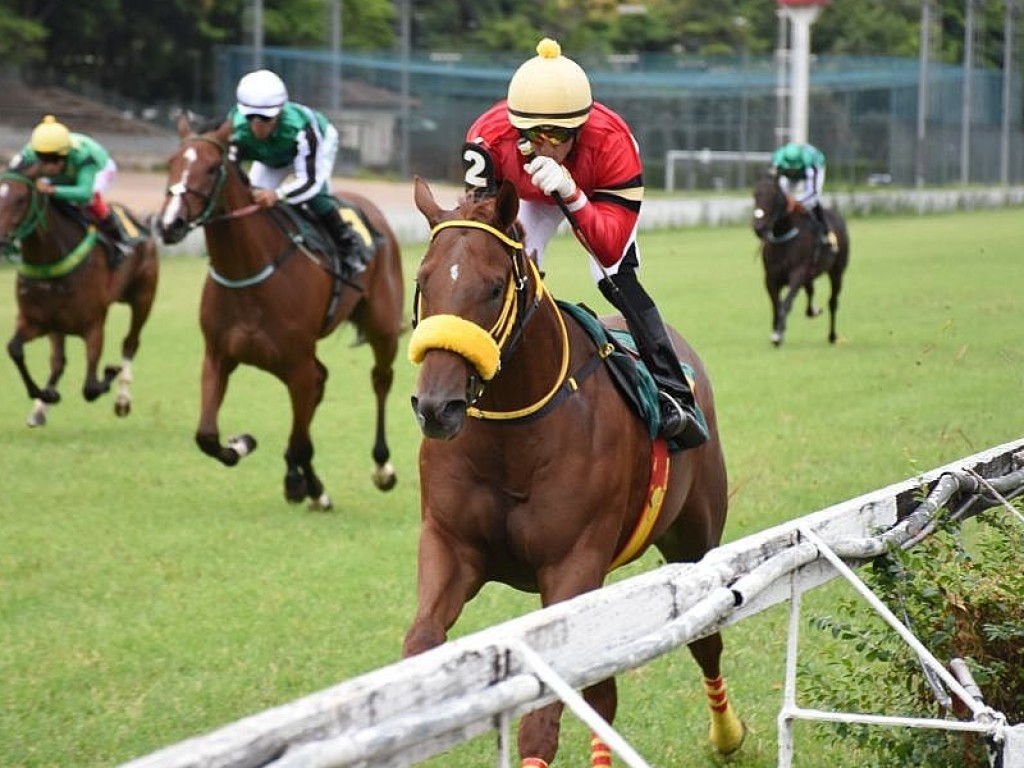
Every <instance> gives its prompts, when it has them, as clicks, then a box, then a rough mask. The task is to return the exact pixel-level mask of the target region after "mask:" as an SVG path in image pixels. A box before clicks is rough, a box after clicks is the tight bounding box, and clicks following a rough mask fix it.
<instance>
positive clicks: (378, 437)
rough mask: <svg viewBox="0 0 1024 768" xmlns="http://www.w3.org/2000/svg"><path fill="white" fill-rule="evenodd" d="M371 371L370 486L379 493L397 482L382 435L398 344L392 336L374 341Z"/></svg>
mask: <svg viewBox="0 0 1024 768" xmlns="http://www.w3.org/2000/svg"><path fill="white" fill-rule="evenodd" d="M372 343H373V369H372V370H371V371H370V381H371V383H372V384H373V394H374V396H375V397H376V399H377V423H376V430H375V433H374V438H373V463H374V465H375V467H374V470H373V483H374V485H376V486H377V487H378V488H379V489H380V490H382V491H390V490H391V489H392V488H394V487H395V482H396V481H397V478H396V477H395V468H394V466H393V465H392V464H391V461H390V458H391V451H390V450H389V449H388V440H387V434H386V431H385V413H386V406H387V399H388V393H389V392H391V384H392V382H393V381H394V378H395V371H394V361H395V354H396V352H397V350H398V340H397V338H396V337H394V336H391V337H387V338H384V339H381V340H379V341H378V340H377V339H374V340H373V342H372Z"/></svg>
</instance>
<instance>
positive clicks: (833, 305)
mask: <svg viewBox="0 0 1024 768" xmlns="http://www.w3.org/2000/svg"><path fill="white" fill-rule="evenodd" d="M828 277H829V283H830V284H831V288H832V292H831V294H830V295H829V297H828V340H829V343H830V344H835V343H836V311H837V310H838V309H839V292H840V291H841V290H842V289H843V268H842V266H840V265H839V260H838V259H836V266H834V267H833V268H832V271H831V272H829V273H828Z"/></svg>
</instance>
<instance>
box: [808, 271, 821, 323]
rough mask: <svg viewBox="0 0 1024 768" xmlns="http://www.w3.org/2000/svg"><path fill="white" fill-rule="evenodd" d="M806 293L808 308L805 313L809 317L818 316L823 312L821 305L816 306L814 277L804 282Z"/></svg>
mask: <svg viewBox="0 0 1024 768" xmlns="http://www.w3.org/2000/svg"><path fill="white" fill-rule="evenodd" d="M804 293H806V294H807V309H806V310H805V311H804V314H805V315H806V316H807V317H817V316H818V315H820V314H821V307H816V306H814V278H811V279H810V280H808V281H807V282H806V283H804Z"/></svg>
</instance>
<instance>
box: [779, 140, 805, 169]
mask: <svg viewBox="0 0 1024 768" xmlns="http://www.w3.org/2000/svg"><path fill="white" fill-rule="evenodd" d="M775 165H777V166H778V167H779V168H782V169H783V170H786V171H795V170H799V169H801V168H803V167H804V165H805V163H804V150H803V147H801V146H800V145H799V144H796V143H794V142H792V141H791V142H790V143H789V144H786V145H785V146H784V147H782V149H780V150H779V151H778V153H777V154H776V157H775Z"/></svg>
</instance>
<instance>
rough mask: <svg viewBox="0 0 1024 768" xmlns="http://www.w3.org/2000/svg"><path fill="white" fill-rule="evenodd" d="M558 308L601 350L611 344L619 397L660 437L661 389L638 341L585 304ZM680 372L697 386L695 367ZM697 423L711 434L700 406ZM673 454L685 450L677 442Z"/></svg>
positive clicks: (611, 367) (608, 361)
mask: <svg viewBox="0 0 1024 768" xmlns="http://www.w3.org/2000/svg"><path fill="white" fill-rule="evenodd" d="M557 303H558V306H559V307H560V308H561V309H562V310H563V311H565V312H566V314H568V315H569V316H570V317H572V318H573V320H575V321H576V322H577V323H578V324H579V325H580V327H581V328H583V329H584V330H585V331H586V332H587V333H588V334H589V335H590V337H591V338H592V339H593V340H594V343H595V344H597V345H598V347H601V346H604V345H605V344H610V345H611V346H612V347H613V350H614V351H613V352H612V353H611V354H610V355H608V357H606V358H605V364H606V365H607V367H608V371H609V373H610V374H611V377H612V380H613V381H614V382H615V384H616V387H617V388H618V390H619V393H620V394H621V395H622V397H623V399H624V400H625V401H626V402H627V403H628V404H629V405H630V407H631V408H632V409H633V412H634V413H636V415H637V416H638V417H639V418H640V420H641V421H643V422H644V424H645V425H646V426H647V434H648V435H649V436H650V438H651V439H652V440H654V439H655V438H656V437H657V436H658V432H659V429H660V426H661V408H660V407H659V404H658V386H657V384H655V382H654V377H653V376H652V375H651V372H650V371H649V370H648V369H647V366H646V365H644V363H643V361H642V360H640V359H639V357H638V355H637V347H636V341H635V340H634V339H633V336H632V335H631V334H630V333H629V332H628V331H620V330H612V329H609V328H607V327H606V326H605V325H603V324H602V323H601V321H600V320H599V319H598V317H597V315H596V314H595V313H594V311H593V310H592V309H590V308H589V307H587V306H586V305H583V304H569V303H568V302H564V301H558V302H557ZM679 366H680V368H681V369H682V371H683V374H684V375H685V376H686V380H687V381H688V382H689V384H690V389H691V390H692V389H693V385H694V371H693V368H692V366H690V365H689V364H687V363H684V362H682V361H680V363H679ZM696 410H697V419H698V421H699V422H700V425H701V427H702V428H703V429H704V432H705V434H707V432H708V425H707V421H706V419H705V417H704V412H703V411H702V410H701V409H700V406H699V405H698V406H697V409H696ZM669 448H670V449H671V450H672V451H673V452H676V451H681V450H682V446H680V445H678V444H677V443H676V442H675V441H670V442H669Z"/></svg>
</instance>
